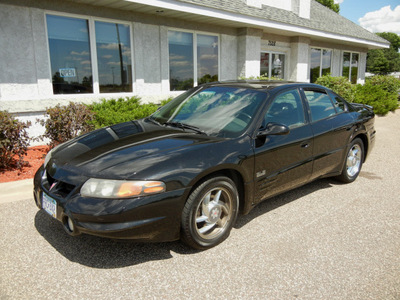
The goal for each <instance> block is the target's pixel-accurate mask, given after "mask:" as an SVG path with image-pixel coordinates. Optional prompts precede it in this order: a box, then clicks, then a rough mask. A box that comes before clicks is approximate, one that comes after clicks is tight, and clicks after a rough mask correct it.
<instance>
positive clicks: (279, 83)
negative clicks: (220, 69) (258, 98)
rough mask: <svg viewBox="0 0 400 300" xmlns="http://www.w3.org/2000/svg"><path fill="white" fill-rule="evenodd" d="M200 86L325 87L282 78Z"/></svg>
mask: <svg viewBox="0 0 400 300" xmlns="http://www.w3.org/2000/svg"><path fill="white" fill-rule="evenodd" d="M202 86H204V87H207V86H229V87H242V88H251V89H259V90H264V91H271V90H274V89H277V90H281V89H285V88H289V87H303V88H311V87H312V88H320V89H321V88H323V89H326V88H325V87H323V86H321V85H318V84H314V83H308V82H294V81H284V80H226V81H216V82H210V83H206V84H203V85H202Z"/></svg>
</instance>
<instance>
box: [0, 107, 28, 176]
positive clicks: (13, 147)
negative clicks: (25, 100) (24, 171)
mask: <svg viewBox="0 0 400 300" xmlns="http://www.w3.org/2000/svg"><path fill="white" fill-rule="evenodd" d="M29 126H31V123H30V122H27V123H25V122H21V121H18V120H16V119H15V118H14V117H13V116H12V115H11V114H10V113H8V112H6V111H0V169H9V168H17V169H21V168H22V167H23V166H25V165H27V164H28V162H26V161H24V156H25V155H26V152H27V150H28V146H29V141H30V138H29V137H28V133H27V132H26V129H27V128H28V127H29Z"/></svg>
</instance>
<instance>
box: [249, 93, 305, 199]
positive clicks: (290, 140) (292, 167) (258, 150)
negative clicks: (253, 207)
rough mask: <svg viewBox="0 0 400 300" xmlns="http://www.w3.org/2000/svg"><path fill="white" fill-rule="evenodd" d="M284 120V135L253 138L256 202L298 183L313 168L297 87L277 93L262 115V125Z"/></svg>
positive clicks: (280, 122)
mask: <svg viewBox="0 0 400 300" xmlns="http://www.w3.org/2000/svg"><path fill="white" fill-rule="evenodd" d="M269 123H278V124H284V125H286V126H288V127H289V129H290V131H289V133H288V134H286V135H267V136H264V137H262V138H258V139H257V140H256V146H255V177H256V179H255V185H256V195H255V203H257V202H260V201H261V200H263V199H265V198H267V197H270V196H273V195H276V194H279V193H281V192H283V191H286V190H289V189H291V188H294V187H296V186H300V185H302V184H304V183H305V182H307V181H308V180H309V178H310V176H311V171H312V148H313V134H312V130H311V126H310V124H309V122H308V121H307V119H306V117H305V110H304V103H303V101H302V99H301V96H300V93H299V90H298V89H297V88H295V89H291V90H287V91H284V92H282V93H280V94H278V95H277V96H276V97H275V98H274V99H273V100H272V102H271V104H270V105H269V107H268V108H267V111H266V113H265V115H264V120H263V126H267V125H268V124H269Z"/></svg>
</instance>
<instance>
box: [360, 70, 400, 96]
mask: <svg viewBox="0 0 400 300" xmlns="http://www.w3.org/2000/svg"><path fill="white" fill-rule="evenodd" d="M366 82H367V83H370V84H372V85H380V86H381V87H382V88H383V89H384V90H386V91H387V92H389V93H392V94H396V95H397V92H398V91H399V90H400V79H398V78H395V77H393V76H384V75H377V76H373V77H369V78H367V79H366Z"/></svg>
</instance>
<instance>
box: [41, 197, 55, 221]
mask: <svg viewBox="0 0 400 300" xmlns="http://www.w3.org/2000/svg"><path fill="white" fill-rule="evenodd" d="M42 208H43V209H44V210H45V211H46V212H47V213H48V214H49V215H51V216H53V218H56V217H57V202H56V200H55V199H53V198H51V197H50V196H47V195H46V194H45V193H43V200H42Z"/></svg>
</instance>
